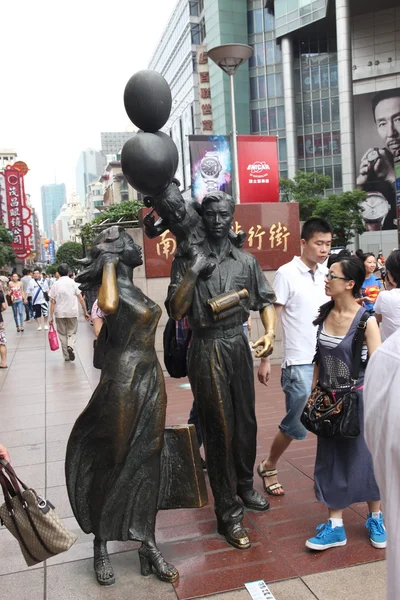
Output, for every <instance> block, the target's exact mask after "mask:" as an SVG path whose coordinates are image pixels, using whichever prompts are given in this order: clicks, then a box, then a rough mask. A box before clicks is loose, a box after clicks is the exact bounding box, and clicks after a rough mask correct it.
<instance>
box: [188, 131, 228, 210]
mask: <svg viewBox="0 0 400 600" xmlns="http://www.w3.org/2000/svg"><path fill="white" fill-rule="evenodd" d="M189 147H190V164H191V173H192V198H193V199H194V200H197V202H200V203H201V202H202V201H203V198H204V196H206V195H207V194H210V193H211V192H217V191H222V192H226V193H227V194H232V158H231V148H230V142H229V137H228V136H225V135H191V136H189Z"/></svg>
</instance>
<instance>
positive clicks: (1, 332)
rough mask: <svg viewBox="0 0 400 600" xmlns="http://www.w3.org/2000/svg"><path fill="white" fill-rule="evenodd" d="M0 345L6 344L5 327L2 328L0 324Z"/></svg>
mask: <svg viewBox="0 0 400 600" xmlns="http://www.w3.org/2000/svg"><path fill="white" fill-rule="evenodd" d="M0 346H7V338H6V332H5V329H2V328H1V326H0Z"/></svg>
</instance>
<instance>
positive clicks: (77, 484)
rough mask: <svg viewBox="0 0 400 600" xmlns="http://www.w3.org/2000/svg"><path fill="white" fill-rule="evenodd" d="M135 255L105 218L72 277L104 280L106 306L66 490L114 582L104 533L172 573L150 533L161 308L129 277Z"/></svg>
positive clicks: (102, 575)
mask: <svg viewBox="0 0 400 600" xmlns="http://www.w3.org/2000/svg"><path fill="white" fill-rule="evenodd" d="M142 262H143V261H142V250H141V248H140V246H138V245H137V244H135V242H134V241H133V240H132V238H131V237H130V235H129V234H128V233H126V232H125V231H124V230H123V229H122V228H121V227H110V228H109V229H106V230H105V231H103V232H102V233H101V234H100V235H99V236H98V237H97V238H96V239H95V241H94V242H93V246H92V249H91V256H90V258H88V259H85V260H84V264H85V267H86V268H85V269H84V270H83V271H82V272H81V273H80V274H79V276H78V277H77V278H76V281H77V282H78V283H80V284H81V290H82V291H86V290H89V289H92V288H97V287H98V286H99V285H101V287H100V291H99V301H98V304H99V307H100V308H101V310H102V311H103V312H104V314H105V323H104V325H103V328H105V329H103V331H102V333H101V336H100V337H99V340H98V343H99V344H104V348H103V350H105V352H103V353H102V356H103V357H104V358H103V364H102V370H101V378H100V382H99V384H98V386H97V388H96V390H95V391H94V393H93V395H92V397H91V399H90V402H89V404H88V405H87V407H86V408H85V410H84V411H83V412H82V414H81V415H80V416H79V417H78V419H77V421H76V423H75V425H74V427H73V429H72V432H71V435H70V438H69V441H68V447H67V456H66V479H67V488H68V494H69V499H70V502H71V505H72V509H73V512H74V515H75V517H76V519H77V521H78V523H79V525H80V527H81V528H82V530H83V531H84V532H85V533H93V534H94V535H95V539H94V569H95V571H96V576H97V580H98V582H99V584H100V585H112V584H113V583H114V582H115V577H114V572H113V568H112V565H111V562H110V558H109V555H108V552H107V542H108V541H110V540H120V541H126V540H137V541H140V542H142V545H141V547H140V549H139V559H140V565H141V573H142V575H149V574H150V573H151V572H152V569H154V571H155V573H156V575H157V576H158V577H159V579H161V580H162V581H167V582H171V583H172V582H174V581H176V580H177V579H178V577H179V574H178V571H177V570H176V569H175V567H173V566H172V565H169V564H168V563H167V562H166V561H165V560H164V558H163V557H162V555H161V552H160V551H159V550H158V548H157V546H156V542H155V523H156V515H157V504H158V495H159V484H160V458H161V450H162V447H163V436H164V427H165V412H166V404H167V396H166V392H165V382H164V377H163V373H162V370H161V366H160V364H159V362H158V359H157V355H156V352H155V348H154V339H155V332H156V328H157V323H158V321H159V319H160V316H161V309H160V307H159V306H158V305H157V304H155V303H154V302H153V301H152V300H150V299H149V298H147V297H146V296H145V295H144V294H143V293H142V291H141V290H140V289H139V288H138V287H136V286H135V285H134V283H133V281H132V277H133V270H134V268H135V267H137V266H139V265H141V264H142Z"/></svg>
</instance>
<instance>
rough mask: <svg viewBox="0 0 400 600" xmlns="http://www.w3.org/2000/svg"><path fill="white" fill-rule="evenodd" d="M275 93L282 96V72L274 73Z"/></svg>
mask: <svg viewBox="0 0 400 600" xmlns="http://www.w3.org/2000/svg"><path fill="white" fill-rule="evenodd" d="M275 85H276V95H277V96H283V77H282V73H276V74H275Z"/></svg>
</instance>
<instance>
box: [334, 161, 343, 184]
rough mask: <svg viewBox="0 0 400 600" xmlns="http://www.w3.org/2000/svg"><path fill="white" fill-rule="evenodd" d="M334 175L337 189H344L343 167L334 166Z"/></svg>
mask: <svg viewBox="0 0 400 600" xmlns="http://www.w3.org/2000/svg"><path fill="white" fill-rule="evenodd" d="M333 173H334V176H335V188H341V187H343V181H342V165H334V166H333Z"/></svg>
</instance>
